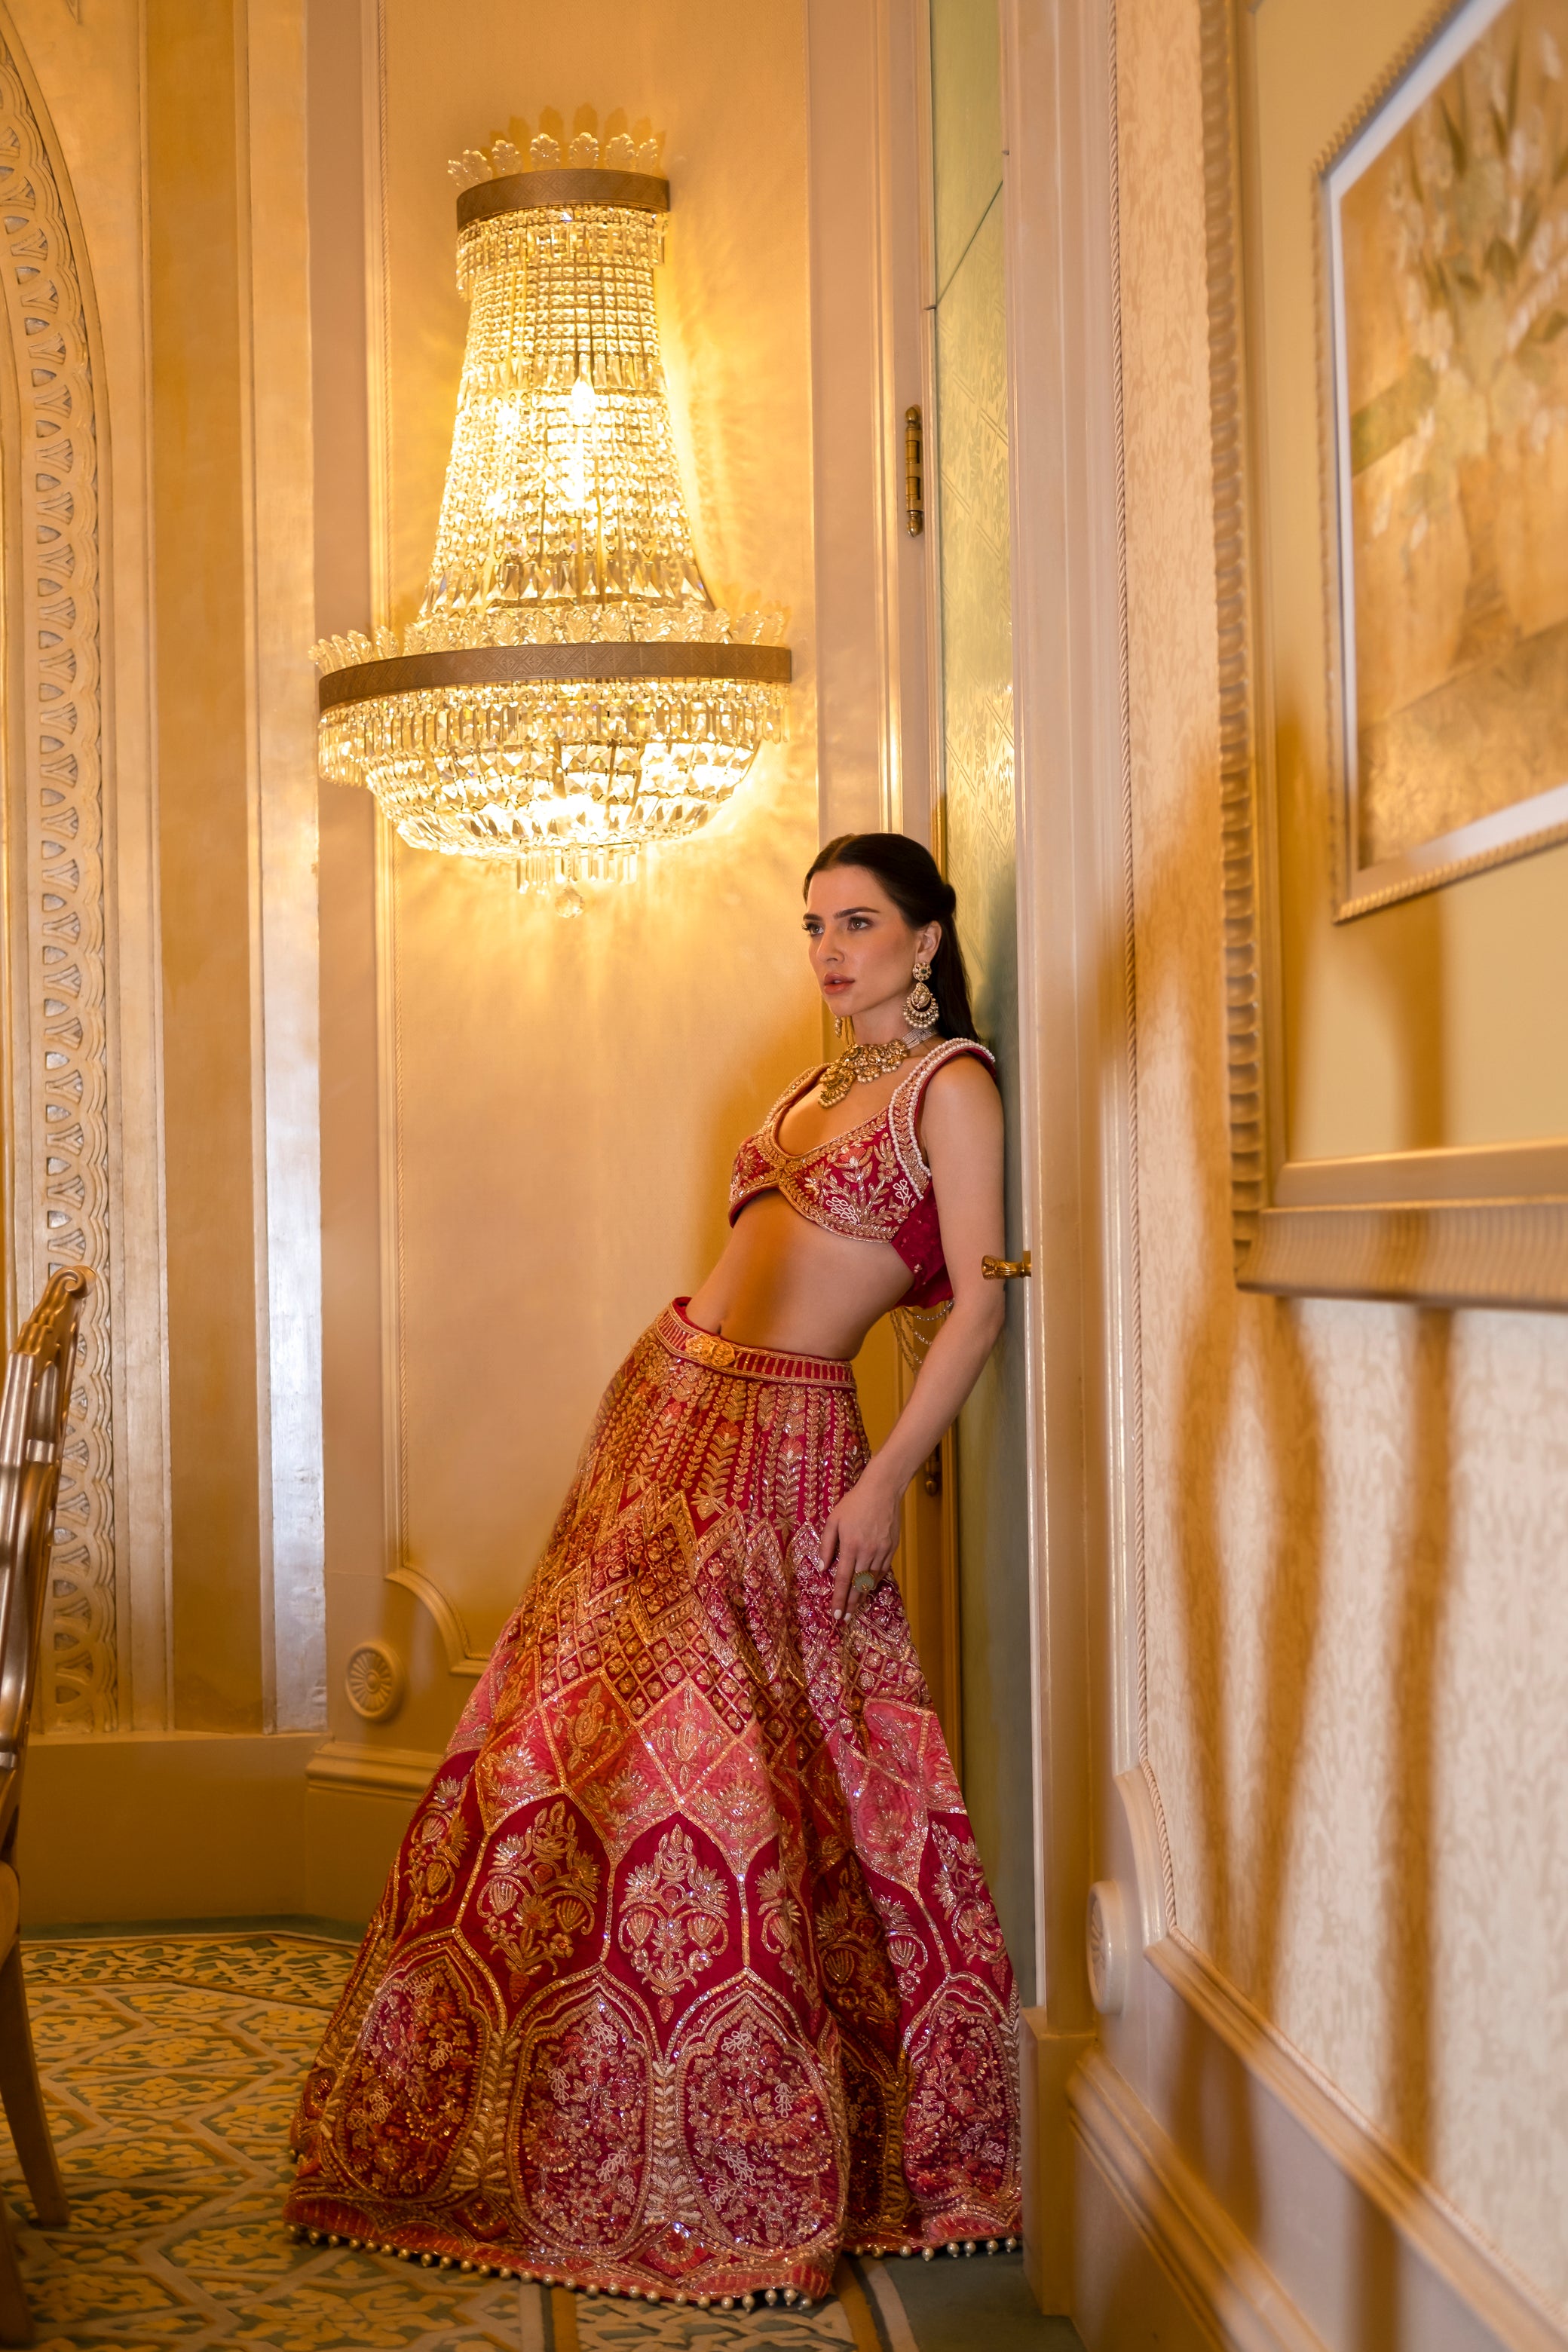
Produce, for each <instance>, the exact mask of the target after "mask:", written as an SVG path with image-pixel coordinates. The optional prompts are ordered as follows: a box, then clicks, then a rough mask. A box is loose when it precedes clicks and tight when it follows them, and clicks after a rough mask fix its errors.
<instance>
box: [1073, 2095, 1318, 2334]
mask: <svg viewBox="0 0 1568 2352" xmlns="http://www.w3.org/2000/svg"><path fill="white" fill-rule="evenodd" d="M1068 2106H1069V2108H1070V2110H1071V2114H1072V2120H1073V2128H1074V2130H1075V2131H1076V2133H1077V2134H1078V2137H1079V2141H1080V2143H1081V2146H1082V2149H1083V2152H1084V2155H1085V2156H1086V2157H1087V2158H1088V2159H1089V2162H1090V2163H1091V2164H1092V2165H1093V2166H1094V2167H1095V2168H1096V2170H1097V2171H1098V2172H1099V2173H1100V2178H1101V2179H1102V2180H1103V2181H1104V2183H1105V2184H1106V2186H1107V2188H1108V2189H1110V2193H1111V2194H1112V2196H1113V2197H1114V2198H1115V2199H1116V2201H1117V2203H1118V2204H1119V2205H1120V2206H1121V2210H1122V2211H1123V2212H1124V2213H1125V2214H1126V2215H1127V2217H1128V2219H1129V2220H1130V2221H1131V2223H1132V2226H1133V2228H1134V2229H1135V2230H1136V2231H1138V2233H1139V2235H1140V2236H1141V2237H1142V2239H1143V2240H1144V2242H1146V2244H1147V2245H1148V2246H1149V2248H1150V2250H1151V2251H1152V2253H1153V2255H1154V2258H1155V2260H1156V2261H1157V2262H1158V2263H1159V2265H1160V2267H1161V2269H1162V2270H1163V2272H1164V2273H1165V2275H1166V2277H1167V2278H1168V2279H1169V2280H1170V2281H1171V2283H1172V2284H1173V2287H1174V2289H1175V2291H1176V2293H1177V2294H1179V2296H1180V2297H1181V2299H1182V2301H1183V2303H1184V2305H1186V2307H1187V2309H1188V2310H1189V2312H1191V2314H1192V2315H1193V2316H1194V2318H1195V2319H1196V2320H1197V2321H1198V2323H1199V2325H1200V2326H1202V2327H1203V2328H1204V2329H1205V2331H1207V2332H1210V2333H1212V2334H1213V2335H1214V2336H1215V2339H1216V2340H1217V2341H1218V2342H1219V2343H1221V2344H1224V2345H1227V2346H1234V2347H1236V2352H1327V2347H1325V2346H1324V2344H1323V2341H1322V2338H1321V2336H1317V2335H1316V2334H1314V2332H1313V2330H1312V2329H1311V2328H1310V2327H1309V2326H1308V2325H1307V2323H1306V2321H1305V2320H1304V2319H1303V2318H1302V2317H1301V2315H1300V2312H1299V2311H1298V2310H1297V2309H1296V2307H1295V2305H1293V2304H1292V2303H1291V2302H1290V2301H1289V2297H1288V2296H1287V2295H1286V2294H1284V2293H1283V2291H1282V2290H1281V2288H1280V2286H1279V2281H1278V2280H1277V2279H1276V2278H1275V2277H1274V2275H1273V2273H1271V2272H1270V2271H1269V2269H1268V2265H1267V2264H1266V2263H1264V2262H1262V2261H1261V2260H1260V2259H1259V2257H1258V2254H1257V2252H1255V2251H1254V2249H1253V2248H1252V2247H1251V2246H1250V2245H1248V2243H1247V2240H1246V2239H1245V2238H1244V2237H1243V2235H1242V2233H1241V2231H1239V2230H1238V2229H1237V2226H1236V2223H1235V2222H1234V2221H1232V2220H1231V2218H1230V2216H1229V2214H1228V2213H1226V2210H1225V2209H1224V2207H1223V2206H1222V2205H1221V2204H1220V2202H1219V2200H1218V2199H1217V2198H1216V2197H1215V2196H1214V2195H1213V2193H1212V2192H1211V2191H1210V2190H1209V2189H1207V2188H1206V2187H1205V2184H1204V2182H1203V2181H1202V2180H1200V2179H1199V2178H1198V2176H1197V2174H1196V2173H1195V2172H1194V2170H1193V2168H1192V2167H1191V2166H1190V2165H1189V2164H1188V2163H1187V2162H1186V2159H1185V2158H1184V2157H1183V2156H1182V2154H1181V2153H1180V2151H1179V2149H1177V2147H1175V2146H1174V2144H1173V2142H1172V2141H1171V2140H1170V2139H1169V2138H1167V2137H1166V2135H1165V2134H1164V2132H1163V2131H1162V2130H1161V2128H1160V2126H1159V2125H1158V2124H1157V2123H1156V2121H1155V2120H1154V2117H1153V2116H1152V2115H1151V2114H1150V2112H1149V2110H1148V2108H1147V2107H1146V2106H1144V2105H1143V2103H1142V2100H1141V2099H1140V2098H1139V2097H1138V2095H1137V2094H1136V2092H1135V2091H1134V2090H1133V2089H1132V2087H1131V2084H1129V2083H1127V2082H1126V2081H1124V2080H1123V2078H1122V2077H1121V2075H1120V2074H1118V2073H1117V2071H1116V2069H1115V2067H1114V2066H1113V2065H1112V2064H1111V2063H1110V2059H1109V2058H1107V2057H1106V2055H1105V2053H1104V2052H1103V2051H1102V2050H1093V2051H1091V2052H1090V2053H1089V2055H1088V2057H1087V2058H1085V2060H1084V2061H1083V2063H1082V2064H1081V2065H1080V2066H1079V2069H1078V2071H1077V2073H1076V2074H1074V2076H1073V2078H1072V2081H1071V2083H1070V2084H1068Z"/></svg>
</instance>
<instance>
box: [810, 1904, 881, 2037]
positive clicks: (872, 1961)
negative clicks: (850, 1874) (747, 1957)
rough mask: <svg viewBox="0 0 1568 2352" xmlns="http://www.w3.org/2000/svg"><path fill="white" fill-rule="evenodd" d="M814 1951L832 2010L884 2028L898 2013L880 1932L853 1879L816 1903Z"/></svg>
mask: <svg viewBox="0 0 1568 2352" xmlns="http://www.w3.org/2000/svg"><path fill="white" fill-rule="evenodd" d="M816 1948H817V1951H818V1953H819V1955H820V1957H821V1961H822V1974H823V1979H824V1985H825V1989H826V1992H827V1994H828V1998H829V1999H830V2000H832V2002H833V2004H834V2006H835V2008H837V2009H844V2008H847V2009H852V2010H854V2011H855V2012H856V2013H857V2015H858V2016H860V2017H863V2018H865V2019H866V2020H867V2021H868V2022H869V2023H871V2024H873V2025H885V2024H887V2023H888V2021H889V2020H890V2019H892V2018H894V2017H896V2016H897V2015H898V2013H899V2004H898V2001H897V2000H895V1998H894V1995H893V1990H892V1987H891V1984H890V1982H889V1978H890V1975H891V1971H890V1970H889V1968H888V1966H887V1964H886V1961H885V1960H884V1958H883V1955H882V1938H881V1933H880V1930H879V1927H878V1926H877V1923H876V1920H875V1919H874V1918H873V1917H872V1916H871V1912H870V1910H869V1908H868V1905H867V1902H866V1897H865V1894H864V1892H863V1891H862V1889H861V1887H860V1886H859V1885H857V1884H856V1883H855V1882H854V1881H850V1882H849V1883H847V1885H843V1886H841V1887H840V1888H839V1889H838V1892H837V1894H836V1895H830V1896H828V1897H827V1898H826V1900H825V1901H824V1902H821V1903H819V1904H818V1905H817V1906H816Z"/></svg>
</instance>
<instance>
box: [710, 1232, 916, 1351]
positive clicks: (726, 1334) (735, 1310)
mask: <svg viewBox="0 0 1568 2352" xmlns="http://www.w3.org/2000/svg"><path fill="white" fill-rule="evenodd" d="M909 1286H910V1270H909V1267H908V1266H907V1265H905V1264H904V1262H903V1259H902V1258H901V1257H900V1255H899V1254H898V1252H897V1250H895V1249H893V1248H891V1247H890V1246H889V1244H888V1243H887V1242H869V1241H856V1240H854V1239H853V1238H852V1237H851V1236H850V1235H849V1234H830V1233H828V1232H826V1230H825V1229H824V1228H823V1227H822V1226H821V1225H814V1224H813V1223H811V1222H810V1220H809V1219H808V1218H805V1217H803V1216H802V1215H801V1214H800V1213H799V1211H798V1210H795V1209H792V1208H791V1207H790V1205H789V1202H787V1201H786V1200H785V1199H784V1196H783V1194H782V1193H780V1192H763V1193H760V1194H759V1195H758V1197H757V1199H756V1200H754V1201H752V1202H751V1203H750V1204H749V1206H748V1207H746V1208H745V1209H743V1210H742V1212H741V1214H740V1216H739V1218H738V1219H737V1220H736V1223H735V1226H734V1229H733V1231H732V1232H731V1235H730V1239H729V1242H728V1244H726V1246H725V1250H724V1254H723V1255H722V1256H721V1258H720V1260H719V1263H718V1265H716V1266H715V1267H714V1268H713V1271H712V1273H711V1274H710V1276H708V1279H707V1281H706V1282H704V1284H703V1285H702V1287H701V1288H700V1290H699V1291H697V1292H696V1293H695V1294H694V1296H693V1297H692V1298H691V1300H690V1301H689V1305H688V1307H687V1309H686V1311H687V1313H688V1314H689V1316H690V1318H691V1320H692V1321H693V1322H694V1323H695V1324H697V1325H699V1326H700V1328H701V1329H702V1330H704V1331H717V1332H720V1333H721V1335H722V1336H723V1338H725V1339H733V1340H734V1341H735V1342H736V1344H737V1346H739V1347H742V1348H771V1349H775V1350H776V1351H777V1352H778V1353H780V1354H783V1355H798V1356H832V1357H835V1358H837V1359H838V1360H841V1361H847V1360H848V1359H849V1358H850V1357H851V1356H857V1355H858V1354H859V1352H860V1348H861V1343H862V1342H863V1341H864V1339H865V1337H866V1334H867V1333H868V1331H869V1329H870V1328H871V1326H872V1324H873V1323H875V1322H876V1321H877V1320H878V1318H879V1317H880V1316H883V1315H885V1314H886V1313H887V1311H888V1309H889V1307H896V1306H897V1305H898V1303H899V1301H900V1298H901V1297H903V1295H904V1293H905V1291H906V1290H907V1289H908V1288H909Z"/></svg>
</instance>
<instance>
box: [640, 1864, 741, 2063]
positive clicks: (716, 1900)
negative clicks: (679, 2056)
mask: <svg viewBox="0 0 1568 2352" xmlns="http://www.w3.org/2000/svg"><path fill="white" fill-rule="evenodd" d="M729 1920H730V1897H729V1893H728V1890H727V1888H726V1887H725V1885H724V1881H723V1880H722V1878H721V1876H720V1875H719V1873H718V1872H717V1871H716V1870H709V1869H708V1868H707V1867H706V1866H705V1865H704V1864H702V1863H700V1862H699V1861H698V1859H697V1848H696V1847H695V1846H694V1845H693V1843H692V1842H691V1840H690V1838H689V1836H688V1835H687V1833H686V1832H685V1831H684V1830H683V1829H682V1828H681V1827H680V1825H679V1822H677V1824H676V1826H675V1827H674V1829H672V1830H667V1831H666V1832H665V1834H664V1836H663V1837H661V1838H660V1840H659V1842H658V1847H657V1849H656V1850H655V1853H654V1858H653V1860H652V1861H651V1862H642V1863H638V1864H637V1868H636V1869H635V1870H629V1871H628V1872H627V1873H626V1886H625V1889H624V1891H623V1893H622V1895H621V1924H620V1927H619V1930H618V1933H617V1936H616V1941H617V1942H618V1943H619V1945H620V1948H621V1949H622V1951H623V1952H625V1954H626V1958H628V1959H629V1960H630V1962H631V1964H632V1966H633V1968H634V1969H636V1970H637V1974H638V1975H639V1976H640V1977H641V1978H642V1979H643V1981H644V1982H645V1983H646V1984H647V1986H648V1988H649V1989H650V1990H651V1991H653V1992H655V1993H657V1995H658V2013H659V2016H660V2018H661V2019H662V2020H663V2021H664V2022H665V2024H666V2025H668V2022H669V2021H670V2019H671V2018H672V2017H673V2016H674V2014H675V1997H676V1995H677V1994H678V1993H680V1992H684V1991H685V1990H686V1988H687V1986H688V1985H689V1984H694V1983H695V1982H696V1980H697V1979H698V1978H699V1977H700V1976H702V1975H704V1974H705V1973H706V1971H707V1970H708V1969H710V1968H711V1967H712V1966H713V1964H714V1962H715V1961H716V1960H717V1959H718V1958H719V1957H720V1955H721V1952H722V1951H723V1949H724V1947H725V1945H726V1944H727V1943H728V1941H729V1938H730V1926H729Z"/></svg>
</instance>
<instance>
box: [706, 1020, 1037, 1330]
mask: <svg viewBox="0 0 1568 2352" xmlns="http://www.w3.org/2000/svg"><path fill="white" fill-rule="evenodd" d="M961 1054H973V1055H974V1056H975V1058H976V1060H977V1061H982V1062H984V1065H985V1066H986V1068H987V1069H988V1070H994V1068H995V1067H996V1064H995V1060H994V1057H993V1056H992V1055H990V1054H988V1053H987V1052H986V1050H985V1048H984V1045H977V1044H976V1043H975V1041H974V1039H973V1037H949V1038H947V1039H945V1040H944V1041H943V1042H942V1045H938V1046H937V1047H936V1049H935V1051H934V1052H932V1053H929V1054H925V1055H921V1059H920V1060H919V1061H918V1062H917V1063H916V1065H915V1066H914V1068H913V1069H912V1070H911V1071H910V1074H909V1076H908V1077H907V1078H903V1079H901V1080H900V1083H899V1085H898V1086H897V1087H894V1089H893V1092H892V1095H891V1097H890V1098H889V1101H888V1102H887V1103H886V1104H885V1105H884V1107H883V1108H882V1109H880V1110H879V1111H877V1112H876V1113H874V1114H873V1116H872V1117H871V1118H868V1119H862V1121H861V1122H860V1125H859V1126H858V1127H852V1128H850V1129H848V1131H847V1133H846V1134H844V1135H835V1136H832V1137H830V1138H829V1139H828V1140H827V1141H826V1143H817V1144H814V1145H813V1146H812V1148H811V1150H809V1151H795V1152H792V1151H786V1150H784V1146H783V1144H782V1143H781V1142H780V1141H779V1129H780V1127H781V1126H782V1124H783V1122H784V1114H785V1113H786V1111H788V1110H790V1109H792V1108H794V1106H795V1104H796V1103H797V1102H799V1100H800V1099H801V1097H802V1096H803V1095H807V1094H809V1093H810V1092H811V1089H812V1087H815V1086H816V1085H817V1083H818V1082H819V1080H820V1079H821V1077H822V1074H823V1071H824V1070H825V1069H826V1063H822V1064H819V1066H817V1067H816V1069H815V1070H808V1071H807V1072H806V1074H805V1076H804V1077H802V1078H796V1079H795V1081H794V1083H793V1085H791V1086H788V1087H785V1089H784V1093H783V1094H782V1095H781V1096H780V1097H779V1098H778V1100H777V1102H776V1103H775V1104H774V1105H773V1108H772V1110H771V1111H770V1112H769V1113H768V1115H767V1118H765V1119H764V1120H763V1124H762V1126H761V1127H760V1128H759V1129H757V1132H756V1133H755V1135H749V1136H748V1137H747V1138H746V1140H745V1142H744V1143H742V1146H741V1149H740V1150H739V1151H737V1152H736V1154H735V1166H734V1171H733V1173H732V1174H731V1179H730V1223H731V1224H733V1223H734V1222H735V1220H736V1218H737V1217H738V1216H739V1215H740V1213H741V1212H742V1209H743V1208H745V1206H746V1205H747V1203H748V1202H751V1201H754V1200H755V1199H756V1198H757V1195H758V1194H759V1193H760V1192H782V1193H783V1195H784V1199H785V1200H786V1201H787V1202H789V1204H790V1207H791V1208H792V1209H795V1210H798V1212H799V1213H800V1214H801V1215H802V1216H803V1217H805V1218H807V1219H809V1221H810V1223H812V1224H814V1225H821V1226H822V1227H824V1229H825V1230H826V1232H828V1233H830V1234H848V1235H850V1236H851V1238H852V1239H854V1240H856V1241H863V1242H889V1243H890V1244H892V1246H893V1248H894V1249H896V1250H897V1251H898V1253H899V1255H900V1257H901V1258H902V1259H903V1261H904V1264H905V1265H907V1266H908V1267H909V1269H910V1286H909V1288H908V1290H907V1291H906V1292H905V1293H904V1296H903V1297H902V1298H901V1299H900V1302H899V1303H900V1306H901V1307H940V1306H941V1305H942V1303H943V1301H944V1300H946V1299H950V1298H951V1297H952V1283H951V1281H950V1280H949V1279H948V1272H947V1265H946V1263H945V1261H944V1259H943V1257H942V1227H941V1224H940V1223H939V1222H938V1219H937V1205H936V1193H935V1192H934V1191H933V1189H932V1186H931V1170H930V1168H929V1167H928V1166H927V1165H926V1161H925V1157H924V1154H923V1153H922V1152H921V1139H920V1116H921V1102H922V1101H923V1099H924V1097H925V1090H926V1088H927V1087H928V1086H929V1085H930V1084H931V1079H932V1078H933V1077H934V1076H935V1075H936V1073H937V1071H938V1070H940V1069H941V1068H942V1065H943V1063H944V1062H953V1061H956V1060H957V1059H958V1057H959V1055H961Z"/></svg>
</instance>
